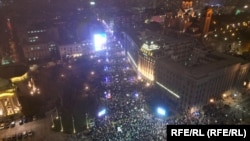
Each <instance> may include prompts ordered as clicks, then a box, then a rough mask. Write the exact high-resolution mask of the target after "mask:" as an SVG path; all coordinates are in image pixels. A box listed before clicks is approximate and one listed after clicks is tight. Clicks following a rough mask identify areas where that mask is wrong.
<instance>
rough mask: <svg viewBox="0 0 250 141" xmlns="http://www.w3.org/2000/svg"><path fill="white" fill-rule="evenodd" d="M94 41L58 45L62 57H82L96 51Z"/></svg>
mask: <svg viewBox="0 0 250 141" xmlns="http://www.w3.org/2000/svg"><path fill="white" fill-rule="evenodd" d="M92 46H93V43H91V42H90V41H85V42H82V43H72V44H62V45H59V46H58V49H59V54H60V56H61V59H65V58H71V57H80V56H83V55H88V54H90V53H92V52H94V48H93V47H92Z"/></svg>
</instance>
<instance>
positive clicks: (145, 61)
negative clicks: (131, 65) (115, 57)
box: [138, 42, 159, 81]
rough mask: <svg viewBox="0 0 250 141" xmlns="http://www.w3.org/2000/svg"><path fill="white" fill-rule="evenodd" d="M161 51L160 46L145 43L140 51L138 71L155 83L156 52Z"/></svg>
mask: <svg viewBox="0 0 250 141" xmlns="http://www.w3.org/2000/svg"><path fill="white" fill-rule="evenodd" d="M157 50H159V46H158V45H156V44H154V43H153V42H151V43H148V42H146V43H144V44H143V45H142V47H141V49H140V51H139V59H138V71H139V73H141V74H142V75H143V76H144V77H146V78H147V79H148V80H151V81H154V80H155V78H154V70H155V68H154V67H155V61H156V56H155V52H156V51H157Z"/></svg>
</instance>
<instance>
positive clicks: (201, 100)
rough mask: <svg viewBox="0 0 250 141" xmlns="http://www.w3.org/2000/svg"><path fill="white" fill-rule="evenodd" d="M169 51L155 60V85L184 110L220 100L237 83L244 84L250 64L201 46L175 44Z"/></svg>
mask: <svg viewBox="0 0 250 141" xmlns="http://www.w3.org/2000/svg"><path fill="white" fill-rule="evenodd" d="M183 50H185V51H183ZM167 52H168V55H166V56H164V57H162V58H160V59H159V60H158V61H157V62H156V65H155V72H156V73H155V74H156V75H155V79H156V84H158V85H159V86H161V87H162V88H163V89H165V90H166V91H167V93H168V97H169V98H170V99H171V100H172V101H174V102H175V103H176V104H178V105H179V107H180V108H183V109H185V110H188V109H190V108H193V107H196V108H201V107H202V106H203V105H205V104H207V103H209V101H210V99H213V100H219V99H220V98H221V96H222V94H223V93H224V92H226V91H227V90H230V89H232V88H233V87H234V86H235V84H236V83H241V84H243V82H244V81H242V80H246V77H247V74H248V71H249V67H250V64H249V63H246V62H244V61H243V60H241V59H238V58H235V57H231V56H227V55H224V54H220V53H216V52H213V51H211V50H208V49H206V48H202V47H200V48H189V49H188V50H187V49H186V48H181V47H179V48H178V47H177V48H176V47H174V48H172V49H169V50H168V51H167Z"/></svg>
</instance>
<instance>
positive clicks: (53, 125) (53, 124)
mask: <svg viewBox="0 0 250 141" xmlns="http://www.w3.org/2000/svg"><path fill="white" fill-rule="evenodd" d="M51 121H52V125H51V127H52V128H54V127H55V123H54V119H53V116H52V114H51Z"/></svg>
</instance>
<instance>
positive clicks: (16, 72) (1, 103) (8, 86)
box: [0, 64, 38, 117]
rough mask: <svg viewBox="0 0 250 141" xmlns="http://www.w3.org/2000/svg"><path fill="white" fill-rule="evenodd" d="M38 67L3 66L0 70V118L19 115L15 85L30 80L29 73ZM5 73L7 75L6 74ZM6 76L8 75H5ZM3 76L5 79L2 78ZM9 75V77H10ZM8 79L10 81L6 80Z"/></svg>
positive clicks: (19, 106)
mask: <svg viewBox="0 0 250 141" xmlns="http://www.w3.org/2000/svg"><path fill="white" fill-rule="evenodd" d="M37 68H38V66H36V65H33V66H30V68H29V70H28V71H27V67H26V66H24V65H20V64H15V65H5V66H4V67H1V69H0V74H1V75H0V77H1V78H0V117H5V116H9V115H13V114H18V113H21V105H20V103H19V101H18V98H17V95H16V94H17V91H16V90H17V86H16V84H17V83H20V82H23V81H25V80H27V79H28V78H30V73H31V72H32V71H35V70H36V69H37ZM6 72H7V73H6ZM5 73H6V74H8V75H5ZM3 75H5V77H4V78H3ZM10 75H11V76H10ZM6 77H9V78H10V79H7V78H6Z"/></svg>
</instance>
